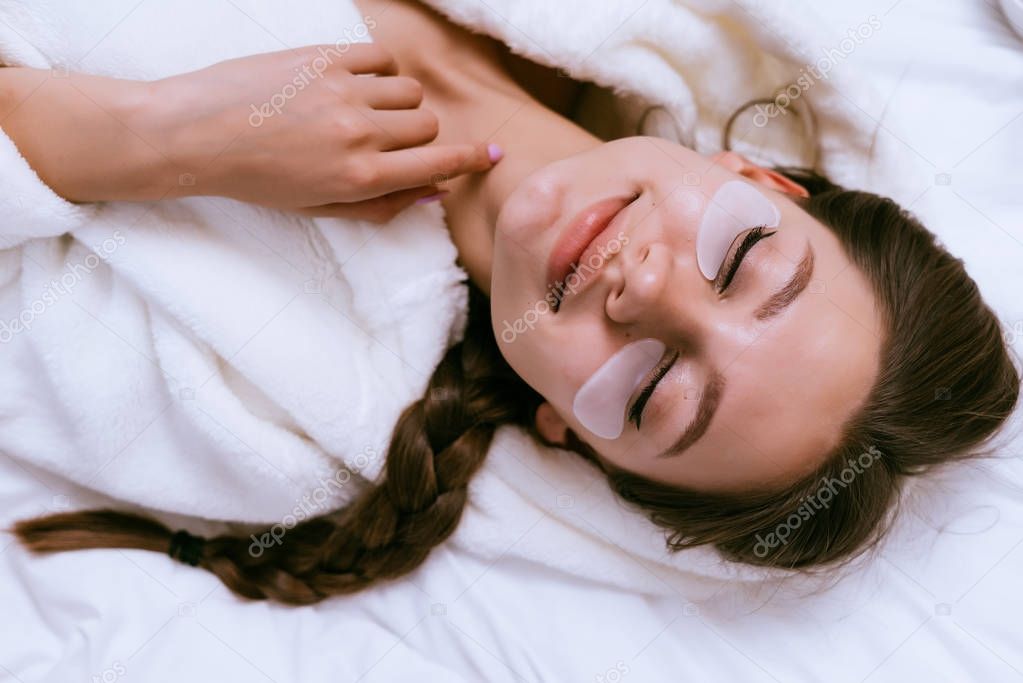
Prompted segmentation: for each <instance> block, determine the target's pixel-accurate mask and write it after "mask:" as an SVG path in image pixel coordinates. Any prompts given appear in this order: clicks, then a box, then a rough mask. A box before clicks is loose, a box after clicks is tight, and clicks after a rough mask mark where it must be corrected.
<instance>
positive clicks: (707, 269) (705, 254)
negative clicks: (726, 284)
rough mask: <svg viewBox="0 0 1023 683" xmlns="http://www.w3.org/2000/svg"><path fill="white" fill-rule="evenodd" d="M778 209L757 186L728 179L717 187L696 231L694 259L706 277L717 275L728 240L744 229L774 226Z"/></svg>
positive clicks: (776, 221)
mask: <svg viewBox="0 0 1023 683" xmlns="http://www.w3.org/2000/svg"><path fill="white" fill-rule="evenodd" d="M780 221H781V213H780V212H779V211H778V207H777V206H775V205H774V204H773V203H772V202H771V200H769V199H768V198H767V197H765V196H764V195H763V194H761V193H760V191H759V190H757V188H755V187H753V186H752V185H750V184H749V183H744V182H742V181H741V180H729V181H728V182H727V183H725V184H723V185H722V186H721V187H719V188H718V190H717V192H715V193H714V196H713V197H711V199H710V203H709V204H707V210H706V211H704V212H703V218H702V219H701V220H700V228H699V230H698V231H697V233H696V263H697V264H698V265H699V266H700V272H701V273H703V276H704V277H705V278H707V279H708V280H713V279H714V278H716V277H717V275H718V271H719V270H721V264H722V263H724V260H725V256H727V255H728V249H729V247H731V246H732V242H734V241H735V238H736V237H738V236H739V234H740V233H742V232H743V231H744V230H749V229H750V228H755V227H756V226H758V225H763V226H766V227H768V228H774V227H777V225H778V223H779V222H780Z"/></svg>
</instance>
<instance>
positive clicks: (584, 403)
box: [572, 339, 666, 439]
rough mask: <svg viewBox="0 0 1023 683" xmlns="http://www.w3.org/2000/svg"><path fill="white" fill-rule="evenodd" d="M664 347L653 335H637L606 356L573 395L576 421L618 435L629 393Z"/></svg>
mask: <svg viewBox="0 0 1023 683" xmlns="http://www.w3.org/2000/svg"><path fill="white" fill-rule="evenodd" d="M665 348H666V347H665V346H664V344H663V343H662V342H660V341H658V340H656V339H640V340H638V341H634V342H632V343H630V344H626V345H625V346H623V347H622V348H621V349H620V350H619V351H618V352H617V353H616V354H615V355H613V356H611V357H610V358H609V359H607V361H606V362H605V363H604V364H603V365H601V366H600V367H599V368H597V371H596V372H594V373H593V375H591V376H590V378H589V379H588V380H586V382H585V383H583V385H582V386H581V387H580V388H579V392H578V393H576V395H575V400H574V401H573V402H572V412H573V413H575V417H576V419H577V420H579V424H581V425H582V426H583V427H586V429H588V430H590V431H591V432H593V433H594V434H596V435H597V436H599V437H600V438H602V439H617V438H618V437H619V436H621V434H622V431H623V430H624V429H625V408H626V406H627V405H628V403H629V397H630V396H632V392H634V391H635V390H636V387H638V386H639V384H640V382H642V381H643V378H644V377H646V375H647V373H649V372H650V371H651V370H653V369H654V367H655V366H656V365H657V364H658V363H659V362H660V361H661V358H662V357H663V356H664V349H665Z"/></svg>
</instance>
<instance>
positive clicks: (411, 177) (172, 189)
mask: <svg viewBox="0 0 1023 683" xmlns="http://www.w3.org/2000/svg"><path fill="white" fill-rule="evenodd" d="M331 50H333V52H331ZM367 75H373V76H372V77H366V76H367ZM421 101H422V89H421V87H420V86H419V83H418V82H416V81H415V80H413V79H411V78H406V77H402V76H398V75H397V67H396V65H395V63H394V61H393V59H392V58H391V56H390V55H389V54H388V53H387V52H386V51H384V50H383V49H382V48H380V47H378V46H376V45H372V44H363V45H350V46H349V49H348V50H347V51H345V52H344V53H340V52H338V51H337V50H336V49H333V48H332V47H325V48H317V47H309V48H303V49H301V50H295V51H286V52H276V53H268V54H263V55H253V56H251V57H243V58H240V59H233V60H229V61H226V62H221V63H219V64H215V65H213V66H210V67H207V68H205V69H201V70H199V71H195V72H191V73H188V74H182V75H180V76H173V77H170V78H165V79H161V80H158V81H152V82H143V81H130V80H121V79H112V78H104V77H99V76H89V75H84V74H69V75H68V76H66V77H57V76H54V75H52V74H51V73H50V72H49V71H44V70H36V69H26V68H16V67H7V68H0V128H3V130H4V132H6V133H7V135H8V136H9V137H10V138H11V139H12V140H13V141H14V143H15V144H16V145H17V146H18V149H19V151H21V153H22V155H23V156H24V157H25V159H26V160H27V161H28V163H29V165H31V166H32V168H33V169H34V170H35V171H36V173H37V174H38V175H39V177H40V178H41V179H42V180H43V181H44V182H45V183H46V184H47V185H49V186H50V187H51V188H52V189H53V190H54V191H55V192H56V193H57V194H59V195H61V196H62V197H64V198H66V199H68V200H71V201H77V202H91V201H102V200H155V199H161V198H169V197H181V196H187V195H218V196H226V197H233V198H235V199H240V200H243V201H250V202H253V203H257V204H262V205H264V206H271V207H274V208H284V209H291V210H298V211H301V212H303V213H307V214H312V215H334V216H348V217H353V218H368V219H371V220H386V219H388V218H390V216H392V215H393V214H394V213H396V212H397V211H399V210H401V209H402V208H404V207H405V206H407V205H408V204H410V203H411V202H412V201H415V200H416V199H418V198H421V197H424V196H426V195H430V194H433V193H435V192H436V191H437V188H436V187H435V184H436V183H437V182H440V181H442V180H444V179H446V178H448V177H454V176H457V175H460V174H462V173H469V172H478V171H485V170H488V169H489V168H490V167H491V166H492V164H493V162H491V161H490V159H489V158H488V154H487V148H486V146H485V145H476V144H472V143H469V142H466V143H465V144H458V145H429V143H430V142H432V141H433V140H434V138H435V137H436V136H437V132H438V122H437V119H436V116H435V115H434V114H433V113H432V112H429V111H427V110H426V109H423V108H421V107H420V103H421Z"/></svg>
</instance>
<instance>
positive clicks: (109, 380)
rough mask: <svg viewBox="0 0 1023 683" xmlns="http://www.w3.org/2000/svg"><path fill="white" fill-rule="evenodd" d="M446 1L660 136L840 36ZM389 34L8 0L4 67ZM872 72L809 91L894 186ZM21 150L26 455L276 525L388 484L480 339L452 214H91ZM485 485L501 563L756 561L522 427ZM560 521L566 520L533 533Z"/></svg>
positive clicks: (668, 1)
mask: <svg viewBox="0 0 1023 683" xmlns="http://www.w3.org/2000/svg"><path fill="white" fill-rule="evenodd" d="M430 4H432V5H434V6H435V7H437V8H438V9H440V10H441V11H443V12H445V13H446V14H448V15H449V16H451V17H452V18H453V19H455V20H456V21H459V22H460V23H463V24H465V25H468V26H472V27H475V28H477V29H478V30H480V31H484V32H487V33H490V34H491V35H494V36H496V37H499V38H501V39H503V40H505V41H506V42H507V43H508V44H510V45H511V46H512V47H513V49H515V50H516V51H517V52H520V53H522V54H524V55H527V56H530V57H532V58H533V59H535V60H537V61H541V62H544V63H547V64H551V65H556V66H560V67H562V68H564V69H565V70H566V71H567V72H568V73H570V74H571V75H573V76H574V77H576V78H580V79H588V80H593V81H596V82H598V83H600V84H602V85H605V86H609V87H612V88H614V89H615V90H616V91H617V92H618V93H619V94H621V95H623V100H622V101H623V102H631V103H632V105H633V107H634V108H635V107H636V106H638V107H639V108H640V109H645V108H646V107H648V106H652V105H658V106H659V109H658V110H657V111H658V113H659V114H661V115H662V116H659V117H648V120H647V122H646V126H647V127H646V128H644V129H643V130H642V132H645V133H651V132H656V133H659V134H673V136H674V137H675V138H676V139H682V140H685V141H687V142H688V143H690V144H691V145H693V146H695V147H696V148H697V149H698V150H699V151H704V152H712V151H716V149H718V147H717V145H718V144H719V137H720V130H721V127H722V125H723V123H724V119H725V118H726V117H727V115H728V114H729V113H730V112H731V111H732V110H733V109H734V108H735V107H736V106H738V105H739V104H741V103H742V102H744V101H745V100H747V99H750V98H752V97H755V96H765V95H770V94H771V93H772V91H773V89H774V88H776V87H777V86H779V85H782V84H784V83H785V82H786V81H787V80H788V79H790V78H794V77H795V76H796V75H797V74H798V72H799V68H800V67H801V65H804V64H808V63H811V62H812V61H813V60H814V59H817V58H818V57H819V55H820V52H819V50H818V46H819V44H824V41H826V40H827V39H829V37H828V36H818V35H816V34H815V33H814V30H815V29H814V24H813V20H812V16H809V15H806V13H793V12H792V11H791V10H790V9H789V8H787V7H785V6H784V5H786V3H778V4H777V6H775V5H774V4H772V5H771V6H770V7H767V6H761V5H764V3H757V2H746V3H733V2H727V3H726V2H711V1H710V0H701V1H697V0H692V1H691V2H681V1H680V0H648V1H647V2H641V1H639V0H630V1H625V2H619V3H601V4H593V9H592V11H589V10H588V11H587V13H586V14H587V17H588V21H587V22H580V21H578V18H577V17H578V15H579V7H578V3H547V2H544V1H543V0H529V1H523V2H512V1H511V0H503V1H497V0H488V2H486V3H483V2H478V1H475V0H432V1H431V3H430ZM796 15H799V16H802V17H805V18H804V19H803V20H802V21H796V20H794V19H793V17H794V16H796ZM121 17H123V19H122V20H121V21H120V23H119V24H117V26H116V28H114V29H113V30H112V31H110V32H109V33H105V31H104V30H100V28H99V27H108V26H110V25H111V24H112V23H113V21H112V19H116V18H121ZM781 17H786V18H785V20H784V21H780V20H779V18H781ZM362 24H363V18H362V17H361V16H360V14H359V12H358V11H357V10H356V8H355V7H354V6H353V5H352V4H351V3H350V2H346V1H343V0H306V1H304V2H301V3H280V2H265V1H261V0H246V1H243V0H231V1H229V2H208V1H206V0H185V1H182V2H173V3H172V2H169V1H164V0H147V1H144V2H141V3H138V4H136V2H135V0H131V1H122V0H103V1H102V2H94V3H79V2H73V1H71V0H35V1H33V2H28V1H27V0H8V1H7V2H5V3H3V4H0V59H2V60H3V61H4V62H6V63H7V64H10V65H24V66H32V67H38V68H52V69H53V77H54V78H59V77H61V76H62V74H65V73H66V72H67V71H68V70H69V69H70V70H73V71H83V72H89V73H94V74H102V75H108V76H117V77H127V78H139V79H154V78H159V77H163V76H167V75H170V74H175V73H181V72H185V71H190V70H194V69H197V68H200V67H203V66H206V65H209V64H212V63H215V62H217V61H220V60H223V59H227V58H231V57H236V56H241V55H248V54H253V53H258V52H265V51H273V50H281V49H285V48H288V47H298V46H302V45H307V44H317V43H318V44H336V43H338V42H342V41H346V40H352V39H353V38H354V39H357V38H358V37H359V36H365V30H364V28H362V27H361V25H362ZM859 87H860V86H859V84H857V83H855V82H854V81H852V80H851V79H850V78H849V77H845V78H844V80H842V82H841V87H840V88H839V85H838V80H837V76H835V77H834V78H832V79H829V80H827V81H822V82H820V83H818V84H817V85H816V86H815V88H814V90H813V91H812V93H811V94H809V95H808V97H810V96H811V95H812V97H813V102H814V104H815V106H816V107H817V109H818V115H819V117H820V121H821V141H822V151H823V154H824V159H823V161H824V167H825V169H826V170H827V171H829V172H830V173H831V174H832V175H833V176H835V177H836V178H837V179H838V180H840V181H845V182H851V183H854V184H857V185H861V186H862V185H869V184H871V183H875V184H880V183H881V182H884V181H885V179H884V178H878V177H877V176H876V175H872V174H871V170H872V169H877V168H879V167H880V168H888V169H891V170H893V172H894V171H895V170H896V169H898V168H902V166H900V165H899V164H897V163H895V162H894V161H892V159H893V158H894V157H892V156H888V157H886V156H885V155H884V154H883V152H884V150H883V149H878V148H876V147H875V148H874V149H871V143H872V140H871V132H872V122H871V121H870V120H868V119H867V118H864V117H862V116H860V115H858V114H857V113H856V112H855V111H854V109H855V108H854V107H850V106H848V105H847V104H843V98H847V97H848V93H855V92H859V91H858V90H857V88H859ZM626 109H627V107H626ZM666 121H667V125H666V124H665V122H666ZM672 131H674V133H672ZM789 142H790V141H789ZM785 144H786V141H785V140H779V141H777V148H778V149H777V150H776V151H778V153H779V154H781V153H782V152H783V151H784V148H785ZM767 151H768V152H770V151H771V150H767ZM872 163H873V164H874V165H873V166H872ZM0 166H2V168H3V178H4V182H3V184H2V186H0V238H2V240H3V242H2V244H3V250H2V251H0V383H2V384H0V450H2V451H3V452H5V453H6V454H8V455H10V456H12V457H14V458H17V459H19V460H21V461H24V462H26V463H31V464H33V465H36V466H39V467H42V468H45V469H47V470H51V471H54V472H58V473H60V474H62V475H64V476H65V477H67V478H69V479H71V480H73V481H75V482H77V483H80V484H83V485H85V486H88V487H90V488H93V489H95V490H97V491H99V492H102V493H104V494H107V495H109V496H112V497H113V498H116V499H118V500H119V501H122V502H123V503H126V504H134V505H139V506H145V507H148V508H151V509H154V510H157V511H162V512H167V513H179V514H184V515H193V516H197V517H203V518H206V519H215V520H237V521H246V522H266V523H274V522H281V521H282V520H284V519H286V518H287V517H288V516H289V515H294V514H295V513H296V511H297V510H298V509H302V510H303V511H304V512H305V513H307V514H308V513H309V512H325V511H327V510H328V509H331V508H334V507H338V506H339V505H341V504H342V503H343V502H344V501H345V500H347V499H349V498H350V496H351V494H352V493H353V492H354V491H355V490H356V489H357V488H358V486H359V484H358V482H359V481H360V477H365V478H367V479H371V478H374V477H376V476H378V474H379V471H380V466H381V465H382V463H383V459H384V454H385V452H386V447H387V443H388V439H389V436H390V432H391V429H392V428H393V426H394V423H395V420H396V419H397V417H398V414H399V413H400V411H401V410H402V409H403V408H404V407H405V406H406V405H408V404H409V403H410V402H411V401H413V400H415V399H416V398H417V397H419V396H420V395H421V394H422V392H423V389H424V387H425V385H426V382H427V380H428V378H429V376H430V374H431V373H432V371H433V369H434V367H435V366H436V364H437V362H438V361H439V360H440V358H441V356H442V354H443V352H444V350H445V348H446V347H447V345H448V344H449V343H451V342H452V341H453V340H455V339H458V338H459V337H460V335H461V333H462V330H463V329H464V327H463V326H464V314H465V304H466V297H465V294H466V291H465V288H464V285H463V284H461V283H462V281H463V280H464V278H465V275H464V273H463V272H462V271H461V269H460V268H458V267H457V266H456V265H455V257H456V252H455V249H454V247H453V245H452V243H451V241H450V239H449V237H448V235H447V232H446V230H445V227H444V223H443V216H442V209H441V208H440V207H439V206H436V205H433V206H417V207H413V208H410V209H408V210H407V211H405V212H404V213H403V214H402V215H401V216H399V217H398V218H396V219H395V220H394V221H393V222H392V223H391V224H389V225H387V226H383V227H376V226H373V225H371V224H367V223H362V222H358V221H343V220H334V219H315V220H314V219H308V218H302V217H297V216H295V215H289V214H287V213H283V212H279V211H273V210H268V209H264V208H259V207H256V206H250V205H246V204H242V203H239V202H235V201H231V200H228V199H221V198H190V199H183V200H176V201H165V202H158V203H119V202H113V203H105V204H95V205H72V204H70V203H68V202H66V201H64V200H62V199H61V198H59V197H57V196H56V195H55V194H54V193H53V192H52V191H51V190H49V188H47V187H46V186H45V185H44V184H43V183H41V182H40V180H39V178H38V177H37V176H36V175H35V174H34V173H33V171H32V169H31V168H30V167H29V166H28V165H27V164H26V162H25V161H24V159H23V158H21V156H20V155H19V154H18V152H17V150H16V148H15V146H14V145H13V144H12V142H11V141H10V139H9V138H7V137H6V136H5V135H2V134H0ZM892 177H893V176H892V175H889V176H887V179H890V178H892ZM888 189H889V191H890V192H894V191H895V187H894V186H891V185H889V186H888ZM363 481H364V480H363ZM471 500H472V502H471V504H470V509H469V511H468V512H467V515H466V517H465V518H464V520H463V523H462V525H461V527H460V528H459V530H458V532H457V534H456V536H455V539H454V541H455V542H456V543H461V544H463V545H464V546H465V547H467V548H471V549H472V550H473V551H475V552H479V553H481V554H483V555H486V556H491V557H497V556H499V555H500V554H502V553H505V552H508V551H509V546H510V545H515V548H514V553H517V554H519V555H521V556H523V557H528V558H531V559H534V560H539V561H545V562H548V563H550V564H552V565H556V566H559V567H560V568H561V569H562V570H565V571H570V572H573V573H577V574H581V575H586V576H590V577H591V578H595V579H602V580H608V581H611V582H615V583H618V584H620V585H625V586H629V587H630V588H634V589H637V590H653V591H657V590H660V589H659V588H658V585H657V584H658V582H659V581H660V580H661V579H658V580H653V579H652V577H653V576H654V575H653V574H652V573H651V571H649V570H648V569H647V568H645V567H643V566H642V565H639V564H637V563H636V562H635V561H634V560H633V559H630V558H629V557H627V556H626V555H624V554H622V553H621V552H618V551H617V548H618V547H625V548H628V549H629V550H630V552H633V553H635V554H636V555H637V556H644V557H646V558H648V559H650V560H651V561H653V562H655V563H659V565H660V566H662V569H665V570H670V571H675V572H682V573H691V574H702V573H706V574H715V573H717V574H721V573H722V572H723V573H724V574H726V575H729V576H739V575H741V574H742V573H743V571H745V570H743V569H742V568H732V567H727V568H726V567H724V565H720V563H719V562H718V560H717V558H716V556H715V555H714V554H713V553H711V552H710V551H706V552H704V551H697V552H694V553H688V554H685V557H684V558H683V557H667V556H666V555H665V554H664V552H663V543H662V542H661V536H660V533H659V532H658V531H657V530H656V529H654V528H653V527H652V526H651V525H650V524H649V523H647V522H646V521H645V520H643V519H642V517H641V516H639V515H638V514H636V513H634V512H631V511H628V510H626V509H625V508H624V507H622V506H620V505H618V504H617V502H616V501H615V499H614V497H613V496H612V494H611V493H610V492H609V490H608V489H607V487H606V485H604V484H603V483H602V482H601V481H600V480H599V476H598V475H596V474H595V473H594V472H593V470H592V468H589V467H588V466H587V465H586V464H585V463H583V462H582V461H581V460H579V459H577V458H574V457H573V456H566V455H565V454H564V453H559V452H557V451H548V450H544V449H540V448H537V447H536V446H535V444H533V443H532V442H531V441H529V439H528V438H527V437H525V435H523V434H522V433H520V432H518V431H517V430H515V429H510V428H509V429H502V430H501V431H500V432H499V434H498V438H497V441H496V443H495V445H494V448H493V452H492V453H491V454H490V457H489V458H488V461H487V463H486V465H485V466H484V469H483V471H482V472H481V474H480V475H479V476H478V477H477V479H476V480H474V482H473V484H472V487H471ZM310 501H312V502H311V503H310ZM72 503H74V501H72ZM40 511H41V512H42V511H45V506H44V505H42V504H41V508H40ZM531 511H532V512H533V513H535V514H531ZM541 514H542V519H543V525H544V528H543V529H542V530H533V532H532V533H530V534H529V535H528V537H526V538H525V539H524V540H523V541H522V542H521V543H518V544H513V543H512V542H513V541H514V540H515V539H517V538H522V537H523V534H524V532H525V531H526V525H528V524H532V523H534V520H536V519H538V518H539V517H538V516H539V515H541ZM598 519H599V520H600V521H601V523H600V524H596V523H595V522H596V521H597V520H598ZM547 527H549V528H547ZM598 527H599V531H598ZM530 528H532V527H530ZM552 548H557V549H558V552H552ZM598 556H599V557H598ZM669 573H670V572H669ZM755 574H756V572H751V573H750V575H751V576H752V575H755ZM662 586H663V584H662Z"/></svg>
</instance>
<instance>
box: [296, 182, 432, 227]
mask: <svg viewBox="0 0 1023 683" xmlns="http://www.w3.org/2000/svg"><path fill="white" fill-rule="evenodd" d="M446 194H448V192H447V191H446V190H439V189H438V188H436V187H431V186H427V187H414V188H411V189H408V190H399V191H398V192H391V193H390V194H385V195H383V196H381V197H374V198H373V199H366V200H364V201H361V202H351V203H343V204H342V203H337V204H324V205H323V206H311V207H308V208H304V209H299V210H298V212H299V213H301V214H303V215H306V216H317V217H330V218H349V219H354V220H364V221H370V222H373V223H386V222H387V221H389V220H391V219H392V218H394V217H395V216H397V215H398V214H399V213H401V212H402V211H404V210H405V209H407V208H408V207H409V206H412V205H413V204H430V203H433V202H436V201H438V200H440V199H441V198H442V197H444V195H446Z"/></svg>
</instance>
